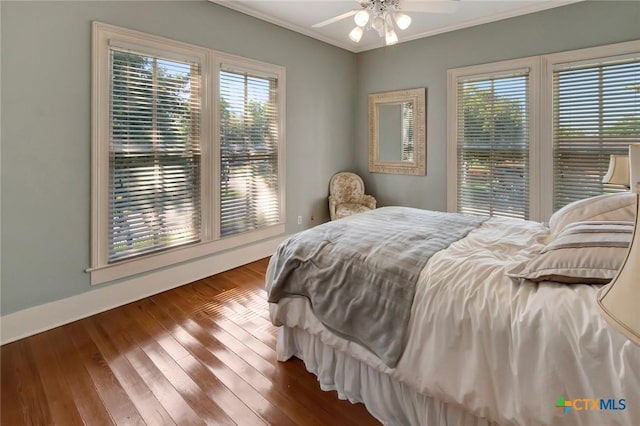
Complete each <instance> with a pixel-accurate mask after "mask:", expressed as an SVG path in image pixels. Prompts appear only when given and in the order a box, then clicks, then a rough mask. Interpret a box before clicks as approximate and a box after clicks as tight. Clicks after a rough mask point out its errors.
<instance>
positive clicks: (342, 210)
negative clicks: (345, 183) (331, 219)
mask: <svg viewBox="0 0 640 426" xmlns="http://www.w3.org/2000/svg"><path fill="white" fill-rule="evenodd" d="M369 210H371V209H370V208H368V207H367V206H363V205H362V204H356V203H342V204H338V205H337V206H336V219H340V218H343V217H346V216H350V215H352V214H356V213H362V212H366V211H369Z"/></svg>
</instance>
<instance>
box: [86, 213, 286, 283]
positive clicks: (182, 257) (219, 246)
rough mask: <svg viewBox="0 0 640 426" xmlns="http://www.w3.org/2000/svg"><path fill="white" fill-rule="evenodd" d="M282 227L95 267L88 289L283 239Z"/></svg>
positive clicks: (282, 225) (283, 227) (91, 271)
mask: <svg viewBox="0 0 640 426" xmlns="http://www.w3.org/2000/svg"><path fill="white" fill-rule="evenodd" d="M284 232H285V225H284V224H279V225H274V226H270V227H268V228H264V229H259V230H255V231H249V232H245V233H242V234H239V235H233V236H230V237H225V238H222V239H220V240H216V241H207V242H203V243H198V244H192V245H188V246H185V247H180V248H176V249H174V250H170V251H165V252H162V253H156V254H150V255H148V256H144V257H140V258H136V259H131V260H124V261H121V262H118V263H114V264H112V265H104V266H98V267H94V268H89V269H87V272H89V273H90V274H91V285H96V284H102V283H106V282H109V281H113V280H117V279H120V278H126V277H130V276H132V275H136V274H141V273H144V272H149V271H153V270H155V269H160V268H163V267H166V266H171V265H175V264H176V263H180V262H185V261H189V260H193V259H196V258H199V257H203V256H209V255H212V254H215V253H219V252H222V251H225V250H228V249H232V248H235V247H239V246H242V245H246V244H251V243H256V242H258V241H260V240H264V239H266V238H271V237H275V236H277V235H282V234H284Z"/></svg>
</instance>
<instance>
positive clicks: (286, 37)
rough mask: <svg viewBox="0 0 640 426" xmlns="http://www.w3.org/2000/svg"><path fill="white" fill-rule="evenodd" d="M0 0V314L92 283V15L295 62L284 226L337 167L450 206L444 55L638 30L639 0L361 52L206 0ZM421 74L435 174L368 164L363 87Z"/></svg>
mask: <svg viewBox="0 0 640 426" xmlns="http://www.w3.org/2000/svg"><path fill="white" fill-rule="evenodd" d="M0 8H1V9H0V19H1V22H0V32H1V36H0V43H1V67H2V68H1V71H0V75H1V77H2V81H1V85H2V86H1V90H2V92H1V93H2V99H1V105H0V109H1V111H2V129H1V135H0V136H1V140H2V152H1V161H2V164H1V185H2V187H1V213H0V217H1V218H2V224H1V240H2V241H1V253H2V259H1V277H0V279H1V288H0V293H1V299H2V302H1V304H0V312H1V314H2V315H7V314H10V313H12V312H16V311H19V310H22V309H25V308H28V307H32V306H37V305H40V304H43V303H46V302H50V301H55V300H59V299H63V298H66V297H70V296H73V295H77V294H80V293H83V292H86V291H90V290H92V288H91V286H90V285H89V276H88V274H86V273H85V272H83V271H84V269H85V268H87V267H88V266H89V263H90V200H91V198H90V195H91V194H90V147H91V138H90V101H91V99H90V91H91V79H90V64H91V56H90V43H91V38H90V34H91V33H90V31H91V26H90V22H91V21H92V20H98V21H101V22H105V23H109V24H113V25H118V26H122V27H126V28H131V29H135V30H139V31H144V32H148V33H152V34H157V35H160V36H164V37H168V38H171V39H175V40H180V41H184V42H188V43H193V44H197V45H202V46H206V47H209V48H213V49H217V50H220V51H224V52H227V53H232V54H236V55H241V56H245V57H249V58H253V59H257V60H261V61H265V62H270V63H274V64H278V65H283V66H285V67H286V68H287V129H286V131H287V133H286V134H287V153H286V155H287V200H286V201H287V211H286V213H287V231H288V232H295V231H297V230H299V229H302V228H303V227H308V226H311V225H312V224H313V223H317V222H319V221H321V220H324V219H325V218H326V217H327V215H328V212H327V203H326V195H327V182H328V181H329V178H330V177H331V175H332V174H333V173H335V172H337V171H341V170H352V171H357V172H359V173H360V174H361V175H362V176H363V178H364V179H365V182H366V184H367V188H368V191H369V192H370V193H373V194H374V195H375V196H376V197H377V198H378V200H379V202H380V205H389V204H401V205H408V206H416V207H422V208H429V209H436V210H444V209H445V207H446V198H445V194H446V184H445V157H446V143H445V142H446V114H445V108H446V71H447V69H448V68H454V67H460V66H464V65H471V64H478V63H485V62H492V61H497V60H503V59H511V58H518V57H524V56H531V55H537V54H542V53H549V52H556V51H562V50H570V49H577V48H582V47H590V46H596V45H601V44H607V43H614V42H620V41H626V40H631V39H640V25H639V24H638V23H639V22H640V3H638V2H597V3H594V2H585V3H578V4H574V5H569V6H565V7H562V8H557V9H552V10H549V11H545V12H540V13H537V14H534V15H529V16H524V17H518V18H513V19H509V20H506V21H501V22H496V23H491V24H487V25H483V26H479V27H475V28H469V29H465V30H460V31H456V32H452V33H448V34H443V35H439V36H434V37H429V38H426V39H421V40H416V41H413V42H407V43H402V44H399V45H396V46H393V47H389V48H382V49H378V50H375V51H370V52H365V53H361V54H357V55H356V54H352V53H349V52H346V51H344V50H341V49H338V48H335V47H331V46H328V45H326V44H324V43H321V42H319V41H316V40H313V39H310V38H308V37H305V36H302V35H299V34H296V33H294V32H291V31H288V30H285V29H282V28H280V27H276V26H273V25H271V24H268V23H265V22H263V21H260V20H257V19H254V18H251V17H248V16H245V15H242V14H239V13H236V12H234V11H231V10H229V9H226V8H223V7H220V6H218V5H214V4H212V3H209V2H206V1H204V0H202V1H197V2H189V1H175V2H171V1H160V2H149V1H142V2H132V1H126V2H125V1H111V2H106V1H88V2H79V1H73V2H57V1H56V2H51V1H46V2H25V1H15V2H13V1H6V0H3V1H2V2H0ZM414 87H427V88H428V111H427V113H428V120H427V137H428V140H427V153H428V160H427V168H428V170H427V176H425V177H409V176H393V175H383V174H369V173H368V165H367V164H368V163H367V158H368V157H367V109H366V103H367V94H369V93H374V92H381V91H388V90H398V89H404V88H414ZM312 214H313V215H314V217H315V222H313V223H312V222H311V221H310V217H311V215H312ZM298 215H301V216H303V218H304V223H303V226H298V225H297V224H296V219H297V216H298ZM102 286H103V285H101V286H97V288H101V287H102Z"/></svg>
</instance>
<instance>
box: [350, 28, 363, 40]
mask: <svg viewBox="0 0 640 426" xmlns="http://www.w3.org/2000/svg"><path fill="white" fill-rule="evenodd" d="M349 38H350V39H351V41H353V42H354V43H358V42H360V39H361V38H362V27H355V28H354V29H352V30H351V32H350V33H349Z"/></svg>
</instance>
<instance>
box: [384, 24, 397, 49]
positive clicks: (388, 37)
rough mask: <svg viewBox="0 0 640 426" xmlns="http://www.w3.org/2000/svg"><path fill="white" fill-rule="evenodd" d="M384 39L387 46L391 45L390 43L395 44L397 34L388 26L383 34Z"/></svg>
mask: <svg viewBox="0 0 640 426" xmlns="http://www.w3.org/2000/svg"><path fill="white" fill-rule="evenodd" d="M384 41H385V43H386V44H387V46H391V45H392V44H396V43H397V42H398V35H397V34H396V32H395V31H394V30H393V28H388V29H387V31H386V32H385V35H384Z"/></svg>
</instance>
